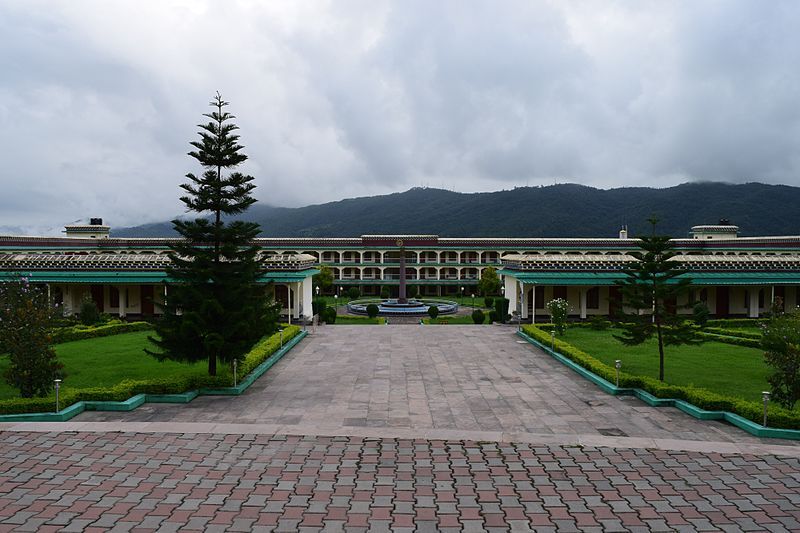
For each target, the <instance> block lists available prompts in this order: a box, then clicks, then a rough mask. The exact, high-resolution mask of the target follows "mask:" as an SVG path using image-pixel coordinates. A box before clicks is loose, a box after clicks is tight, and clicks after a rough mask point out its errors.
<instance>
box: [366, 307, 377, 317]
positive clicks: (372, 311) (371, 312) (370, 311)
mask: <svg viewBox="0 0 800 533" xmlns="http://www.w3.org/2000/svg"><path fill="white" fill-rule="evenodd" d="M379 312H380V309H378V306H377V305H376V304H369V305H368V306H367V316H368V317H370V318H375V317H376V316H378V313H379Z"/></svg>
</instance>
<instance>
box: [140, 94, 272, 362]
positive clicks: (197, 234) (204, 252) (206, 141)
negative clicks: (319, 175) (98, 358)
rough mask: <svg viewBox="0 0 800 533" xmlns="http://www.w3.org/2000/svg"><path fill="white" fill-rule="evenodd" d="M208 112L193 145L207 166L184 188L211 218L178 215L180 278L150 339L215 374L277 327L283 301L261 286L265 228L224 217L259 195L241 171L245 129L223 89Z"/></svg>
mask: <svg viewBox="0 0 800 533" xmlns="http://www.w3.org/2000/svg"><path fill="white" fill-rule="evenodd" d="M210 105H211V107H212V108H213V109H214V110H213V111H212V112H211V113H207V114H204V115H203V116H205V117H207V118H208V119H209V120H208V122H207V123H205V124H200V125H199V126H198V127H199V128H200V132H199V136H200V140H199V141H193V142H192V143H190V144H191V145H192V146H193V147H194V148H195V150H194V151H191V152H189V155H190V156H191V157H193V158H195V159H196V160H197V161H198V162H199V163H200V165H201V166H202V167H203V169H204V171H203V173H202V174H201V175H200V176H196V175H194V174H191V173H190V174H187V175H186V177H187V178H188V179H189V182H190V183H184V184H182V185H181V188H182V189H183V190H184V191H185V192H186V195H185V196H183V197H181V201H182V202H183V203H184V204H185V205H186V207H187V210H188V211H192V212H195V213H198V214H201V215H206V217H200V218H196V219H194V220H173V221H172V224H173V226H174V228H175V230H176V231H177V232H178V233H180V234H181V236H182V237H183V239H181V240H180V241H177V242H176V243H174V244H173V245H171V252H170V258H171V260H172V266H171V267H170V268H169V269H168V271H167V273H168V275H169V277H170V278H171V280H172V282H171V283H170V285H169V287H168V292H167V296H166V301H165V303H164V305H163V311H164V314H163V317H162V319H161V320H160V321H159V322H158V323H157V325H156V333H157V335H156V336H153V337H151V338H150V340H151V341H152V342H153V343H154V344H155V345H156V346H157V347H158V348H159V350H157V351H151V350H148V353H150V354H151V355H153V356H155V357H156V358H158V359H159V360H163V359H171V360H176V361H184V362H195V361H203V360H206V361H208V373H209V375H212V376H214V375H216V373H217V362H218V361H219V362H221V363H231V362H232V361H233V360H234V359H238V360H241V359H242V357H243V356H244V354H245V353H246V352H247V351H248V350H249V349H250V348H251V347H252V345H253V344H254V343H255V342H256V341H257V340H258V339H259V338H261V337H262V336H263V335H265V334H267V333H270V332H272V331H273V330H274V329H275V327H276V322H277V311H276V306H275V305H274V304H272V303H270V302H268V301H267V299H266V297H265V294H264V290H263V288H262V287H260V286H258V285H257V284H256V281H257V279H258V277H259V275H260V274H261V268H260V264H259V261H258V249H257V247H256V246H254V245H253V239H254V238H255V237H256V236H257V235H258V233H259V231H260V227H259V225H258V224H255V223H252V222H242V221H238V220H237V221H230V222H226V221H224V220H223V218H224V217H230V216H232V215H238V214H241V213H243V212H244V211H245V210H247V208H248V207H250V206H251V205H252V204H253V203H254V202H255V201H256V200H255V198H253V197H252V195H251V193H252V191H253V189H255V185H254V184H253V177H252V176H247V175H244V174H242V173H240V172H236V171H234V169H235V168H236V167H237V166H238V165H240V164H241V163H243V162H244V161H245V160H247V156H246V155H244V154H243V153H242V148H243V147H242V146H241V145H240V144H239V136H238V135H236V134H235V133H234V132H235V131H236V130H237V129H238V127H237V126H236V125H235V124H234V123H233V122H232V121H233V119H234V118H235V117H234V116H233V115H231V114H230V113H228V112H227V111H225V110H224V108H225V107H226V106H227V105H228V102H225V101H224V100H223V99H222V97H221V96H220V94H219V93H217V94H216V96H215V97H214V99H213V100H212V101H211V103H210Z"/></svg>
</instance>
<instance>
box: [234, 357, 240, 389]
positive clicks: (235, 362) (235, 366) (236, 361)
mask: <svg viewBox="0 0 800 533" xmlns="http://www.w3.org/2000/svg"><path fill="white" fill-rule="evenodd" d="M238 363H239V361H238V360H236V359H234V360H233V386H234V387H235V386H236V370H237V366H238Z"/></svg>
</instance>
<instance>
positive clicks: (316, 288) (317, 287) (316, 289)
mask: <svg viewBox="0 0 800 533" xmlns="http://www.w3.org/2000/svg"><path fill="white" fill-rule="evenodd" d="M314 290H315V291H317V296H319V285H317V286H316V287H315V288H314Z"/></svg>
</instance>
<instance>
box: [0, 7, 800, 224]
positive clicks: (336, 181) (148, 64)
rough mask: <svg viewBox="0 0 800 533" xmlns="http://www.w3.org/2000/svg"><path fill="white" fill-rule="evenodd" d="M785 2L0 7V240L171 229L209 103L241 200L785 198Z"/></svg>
mask: <svg viewBox="0 0 800 533" xmlns="http://www.w3.org/2000/svg"><path fill="white" fill-rule="evenodd" d="M798 23H800V4H798V3H797V2H791V1H786V2H780V1H775V2H769V3H764V2H758V1H756V0H753V1H725V2H713V1H712V2H690V1H686V2H670V3H666V2H629V3H620V2H608V3H603V4H600V3H598V2H570V3H565V2H527V1H518V2H513V1H509V2H489V1H477V0H476V1H475V2H469V3H465V2H458V1H454V0H453V1H444V2H423V1H402V2H401V1H396V2H378V1H366V0H365V1H363V2H348V1H343V2H335V3H307V2H290V1H287V2H269V3H251V2H211V1H208V2H199V1H188V0H186V1H173V2H116V3H109V2H104V1H88V0H86V1H83V0H76V1H71V2H61V3H53V2H32V1H19V2H4V3H3V4H2V5H0V45H2V46H0V68H2V72H3V76H2V78H0V143H1V145H2V146H3V147H4V150H3V153H4V155H5V157H4V162H3V163H4V164H3V170H2V171H0V185H2V191H3V194H2V197H0V225H6V226H18V227H23V228H28V227H37V228H48V227H56V226H58V225H60V224H62V223H64V222H69V221H72V220H75V219H76V218H79V217H88V216H93V215H99V216H104V217H105V218H106V219H107V220H109V221H110V222H111V223H112V224H113V225H129V224H134V223H137V222H147V221H154V220H163V219H165V218H168V217H171V216H173V215H175V214H177V213H180V212H181V206H180V204H179V202H178V200H177V197H178V194H179V191H178V184H179V183H181V182H182V180H183V175H184V174H185V173H186V172H188V171H195V170H196V168H195V167H194V166H193V162H192V160H191V159H190V158H188V157H187V156H186V152H187V151H188V148H189V147H188V142H189V141H190V140H192V139H193V137H194V134H195V131H196V124H197V123H198V122H199V121H200V120H201V116H200V114H201V113H203V112H205V111H206V108H205V106H206V103H207V102H208V99H209V97H210V96H211V95H212V94H213V93H214V91H216V90H220V91H221V92H222V93H223V95H224V96H225V97H226V99H228V100H230V101H231V103H232V106H231V107H232V111H233V112H234V113H235V114H236V115H237V116H238V117H239V118H238V123H239V125H240V127H241V134H242V142H243V144H245V145H246V152H247V153H248V155H249V156H250V160H249V161H248V162H247V163H246V164H245V165H244V169H243V170H245V171H247V172H250V173H252V174H253V175H255V176H256V178H257V183H258V185H259V188H258V189H257V194H258V197H259V198H260V199H261V200H262V201H265V202H267V203H270V204H273V205H304V204H308V203H318V202H324V201H329V200H336V199H339V198H342V197H348V196H361V195H367V194H376V193H385V192H389V191H394V190H402V189H405V188H408V187H410V186H414V185H421V184H424V185H430V186H445V187H448V188H452V189H457V190H464V191H474V190H494V189H498V188H508V187H513V186H516V185H525V184H531V185H533V184H537V183H552V182H553V180H554V179H556V180H558V181H562V182H563V181H574V182H579V183H585V184H588V185H594V186H601V187H615V186H626V185H653V186H667V185H672V184H675V183H678V182H680V181H686V180H696V179H702V180H725V181H751V180H757V181H766V182H773V183H787V184H793V185H796V184H798V170H800V155H799V154H800V150H798V146H800V106H798V104H797V102H798V101H800V98H798V96H800V70H798V69H797V68H796V66H797V65H798V64H800V61H799V60H800V57H798V56H800V34H798V32H797V31H796V28H797V27H798Z"/></svg>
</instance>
